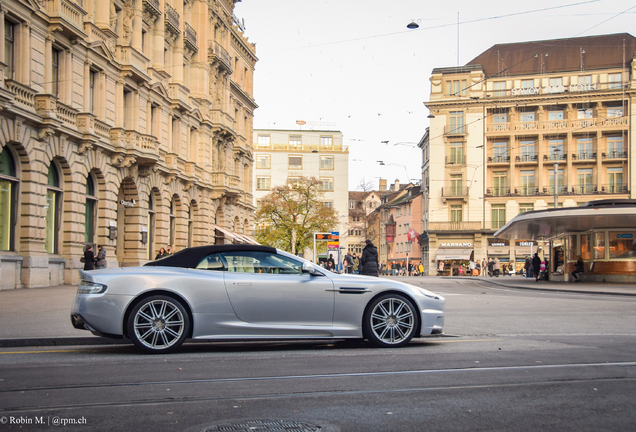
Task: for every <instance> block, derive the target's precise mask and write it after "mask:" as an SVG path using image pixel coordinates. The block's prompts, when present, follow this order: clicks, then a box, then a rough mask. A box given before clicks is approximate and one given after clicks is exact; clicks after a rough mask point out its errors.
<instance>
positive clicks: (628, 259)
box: [495, 199, 636, 282]
mask: <svg viewBox="0 0 636 432" xmlns="http://www.w3.org/2000/svg"><path fill="white" fill-rule="evenodd" d="M495 237H499V238H507V239H527V240H542V241H550V248H549V252H548V251H545V250H544V251H542V252H543V253H544V254H545V255H544V256H545V257H548V253H549V260H550V264H549V270H550V271H549V274H550V279H551V280H555V281H565V282H567V281H568V279H569V278H570V276H569V274H570V273H571V272H572V271H573V270H574V266H575V264H576V261H577V259H578V257H579V256H580V257H581V258H582V260H583V263H584V267H585V272H584V273H583V274H582V275H580V277H581V279H582V280H583V281H596V282H636V200H633V199H619V200H597V201H590V202H587V203H585V204H584V205H582V206H580V207H571V208H559V209H550V210H537V211H530V212H527V213H522V214H519V215H517V216H516V217H514V218H513V219H512V220H511V221H510V222H508V223H507V224H506V225H505V226H504V227H503V228H501V229H499V230H498V231H497V232H496V233H495ZM540 256H541V255H540ZM542 258H543V256H542Z"/></svg>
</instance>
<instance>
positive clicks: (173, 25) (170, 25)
mask: <svg viewBox="0 0 636 432" xmlns="http://www.w3.org/2000/svg"><path fill="white" fill-rule="evenodd" d="M180 18H181V17H180V16H179V13H178V12H177V11H176V10H175V9H174V8H173V7H172V6H170V5H169V4H168V3H166V4H165V10H164V23H165V28H166V30H168V31H169V32H171V33H172V34H173V35H177V36H178V35H179V34H181V30H179V21H180Z"/></svg>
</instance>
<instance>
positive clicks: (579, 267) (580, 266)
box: [571, 256, 584, 282]
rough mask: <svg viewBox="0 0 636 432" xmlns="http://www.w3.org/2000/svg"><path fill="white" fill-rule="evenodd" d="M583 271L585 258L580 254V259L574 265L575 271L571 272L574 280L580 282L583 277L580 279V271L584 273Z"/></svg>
mask: <svg viewBox="0 0 636 432" xmlns="http://www.w3.org/2000/svg"><path fill="white" fill-rule="evenodd" d="M583 271H584V267H583V260H582V259H581V257H580V256H579V257H578V259H577V260H576V266H575V267H574V271H573V272H572V273H571V274H572V278H573V280H572V282H580V281H581V279H579V273H583Z"/></svg>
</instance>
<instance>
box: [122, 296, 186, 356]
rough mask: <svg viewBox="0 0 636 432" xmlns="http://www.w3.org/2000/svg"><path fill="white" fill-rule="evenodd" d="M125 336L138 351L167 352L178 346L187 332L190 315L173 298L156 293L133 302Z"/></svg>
mask: <svg viewBox="0 0 636 432" xmlns="http://www.w3.org/2000/svg"><path fill="white" fill-rule="evenodd" d="M127 330H128V337H129V338H130V339H131V340H132V341H133V343H134V344H135V345H136V346H137V347H138V348H140V349H141V350H143V351H145V352H148V353H153V354H160V353H169V352H172V351H174V350H176V349H177V348H179V346H181V344H182V343H183V341H184V340H185V339H186V337H187V336H188V333H189V332H190V317H189V316H188V313H187V312H186V309H185V307H183V305H182V304H181V303H180V302H179V301H177V300H175V299H173V298H172V297H168V296H163V295H156V296H152V297H148V298H145V299H143V300H141V301H140V302H139V303H137V304H136V305H135V307H134V308H133V310H132V311H131V313H130V316H129V318H128V322H127Z"/></svg>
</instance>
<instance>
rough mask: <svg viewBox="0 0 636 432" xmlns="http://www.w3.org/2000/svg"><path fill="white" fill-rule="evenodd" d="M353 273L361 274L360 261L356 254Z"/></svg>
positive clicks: (354, 254) (354, 255)
mask: <svg viewBox="0 0 636 432" xmlns="http://www.w3.org/2000/svg"><path fill="white" fill-rule="evenodd" d="M353 272H354V273H356V274H357V273H360V259H359V258H358V256H357V255H356V253H355V252H354V253H353Z"/></svg>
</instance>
